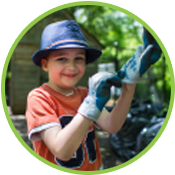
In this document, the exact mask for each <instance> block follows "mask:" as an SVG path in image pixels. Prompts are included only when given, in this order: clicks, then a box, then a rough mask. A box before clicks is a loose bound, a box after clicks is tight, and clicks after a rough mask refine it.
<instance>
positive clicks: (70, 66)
mask: <svg viewBox="0 0 175 175" xmlns="http://www.w3.org/2000/svg"><path fill="white" fill-rule="evenodd" d="M75 68H76V65H75V63H73V62H72V63H69V65H68V70H71V71H72V70H75Z"/></svg>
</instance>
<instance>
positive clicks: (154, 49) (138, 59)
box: [121, 29, 162, 84]
mask: <svg viewBox="0 0 175 175" xmlns="http://www.w3.org/2000/svg"><path fill="white" fill-rule="evenodd" d="M143 43H144V47H145V49H144V47H143V46H138V48H137V51H136V53H135V54H134V55H133V57H132V58H131V59H130V60H128V61H127V62H126V63H125V64H124V66H123V67H122V69H121V70H123V71H124V72H125V74H126V76H125V78H124V79H123V80H122V82H125V83H130V84H133V83H137V82H138V81H139V80H140V79H141V77H142V75H143V74H144V73H145V72H146V71H147V70H148V68H149V67H150V66H151V65H152V64H155V63H156V62H157V61H158V60H159V59H160V56H161V54H162V51H161V49H160V46H159V45H158V44H157V42H156V40H155V39H154V38H153V37H152V35H151V34H150V33H149V32H148V31H147V30H146V29H144V34H143Z"/></svg>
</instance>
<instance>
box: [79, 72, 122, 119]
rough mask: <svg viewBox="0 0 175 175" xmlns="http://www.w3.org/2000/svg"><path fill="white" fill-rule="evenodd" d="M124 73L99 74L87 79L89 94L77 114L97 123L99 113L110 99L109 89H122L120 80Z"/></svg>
mask: <svg viewBox="0 0 175 175" xmlns="http://www.w3.org/2000/svg"><path fill="white" fill-rule="evenodd" d="M124 76H125V73H124V72H123V71H119V72H117V73H109V72H99V73H97V74H95V75H93V76H92V77H90V78H89V82H88V84H89V93H88V96H87V97H86V98H85V99H84V101H83V103H82V104H81V106H80V108H79V109H78V113H80V114H82V115H83V116H85V117H87V118H89V119H92V120H94V121H97V120H98V118H99V116H100V113H101V111H102V109H103V107H104V106H105V104H106V103H107V101H108V100H109V98H110V88H111V86H115V87H118V88H121V87H122V82H121V80H122V78H124Z"/></svg>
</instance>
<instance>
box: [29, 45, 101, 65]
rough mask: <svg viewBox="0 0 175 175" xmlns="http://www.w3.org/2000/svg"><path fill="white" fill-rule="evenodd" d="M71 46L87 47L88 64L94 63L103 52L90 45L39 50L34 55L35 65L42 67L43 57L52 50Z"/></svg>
mask: <svg viewBox="0 0 175 175" xmlns="http://www.w3.org/2000/svg"><path fill="white" fill-rule="evenodd" d="M70 48H82V49H85V50H86V52H87V55H86V64H89V63H93V62H94V61H96V60H97V59H98V58H99V57H100V56H101V54H102V52H101V50H98V49H94V48H90V47H64V48H56V49H46V50H39V51H37V52H35V53H34V55H33V56H32V61H33V62H34V63H35V65H37V66H40V67H41V59H43V58H46V57H47V56H48V55H49V54H50V53H51V52H53V51H56V50H60V49H70Z"/></svg>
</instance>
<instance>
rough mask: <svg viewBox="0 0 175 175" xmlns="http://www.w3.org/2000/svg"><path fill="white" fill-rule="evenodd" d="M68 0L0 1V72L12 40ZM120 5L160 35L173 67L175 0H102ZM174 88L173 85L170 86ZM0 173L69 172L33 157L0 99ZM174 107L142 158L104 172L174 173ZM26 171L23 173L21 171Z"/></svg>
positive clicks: (136, 173) (174, 57) (121, 174)
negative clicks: (162, 128)
mask: <svg viewBox="0 0 175 175" xmlns="http://www.w3.org/2000/svg"><path fill="white" fill-rule="evenodd" d="M69 2H74V1H70V0H64V3H63V2H60V1H58V0H52V1H43V0H30V1H21V0H15V1H13V0H6V1H3V3H2V1H1V3H0V51H1V56H0V59H1V64H0V72H1V75H2V70H3V65H4V63H5V60H6V57H7V55H8V52H9V50H10V48H11V46H12V44H13V43H14V41H15V39H16V38H17V37H18V35H19V34H20V33H21V31H22V30H23V29H24V28H25V27H26V26H27V25H28V24H29V23H30V22H31V21H33V20H34V19H35V18H37V17H38V16H39V15H41V14H43V13H44V12H46V11H48V10H50V9H52V8H54V7H56V6H59V5H63V4H66V3H69ZM101 2H107V3H110V4H113V5H116V6H119V7H122V8H124V9H126V10H128V11H130V12H132V13H134V14H135V15H137V16H138V17H140V18H141V19H142V20H143V21H145V22H146V23H147V24H148V25H149V26H150V27H151V28H152V29H153V30H154V31H155V32H156V34H157V35H158V36H159V38H160V39H161V41H162V42H163V44H164V46H165V48H166V50H167V52H168V54H169V57H170V59H171V62H172V65H173V69H174V68H175V67H174V66H175V61H174V60H175V54H174V39H175V37H174V32H175V25H174V22H173V21H174V17H175V12H174V1H172V0H171V1H170V0H166V1H163V0H159V1H158V0H154V1H153V0H147V1H140V0H120V1H117V0H115V1H113V0H108V1H101ZM173 88H174V87H173ZM0 103H1V104H0V110H1V116H0V140H1V143H0V151H1V153H0V160H1V164H0V167H1V168H0V173H1V174H12V173H13V174H18V175H23V174H25V175H28V174H30V175H31V174H43V175H46V174H58V173H62V174H68V173H65V172H62V171H59V170H56V169H54V168H51V167H49V166H47V165H45V164H43V163H42V162H40V161H39V160H38V159H36V158H35V157H33V155H31V154H30V153H29V152H28V151H27V150H26V149H25V148H24V147H23V146H22V145H21V143H20V142H19V141H18V140H17V138H16V137H15V135H14V134H13V132H12V131H11V129H10V126H9V125H8V122H7V120H6V116H5V114H4V111H3V107H2V102H1V101H0ZM174 115H175V109H174V108H173V111H172V114H171V117H170V120H169V122H168V125H167V127H166V129H165V130H164V132H163V134H162V136H161V137H160V138H159V140H158V141H157V143H156V144H155V145H154V146H153V147H152V148H151V150H149V151H148V152H147V153H146V154H145V155H144V156H143V157H141V158H140V159H138V160H137V161H136V162H134V163H132V164H131V165H129V166H127V167H125V168H122V169H120V170H117V171H116V172H111V173H107V174H110V175H112V174H115V173H117V175H127V174H134V175H140V174H141V175H148V174H159V175H164V174H169V175H174V173H175V168H174V167H175V165H174V156H175V151H174V148H175V141H174V124H175V119H174ZM24 171H25V173H24Z"/></svg>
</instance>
